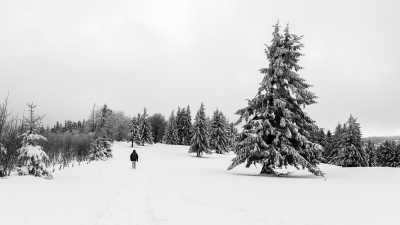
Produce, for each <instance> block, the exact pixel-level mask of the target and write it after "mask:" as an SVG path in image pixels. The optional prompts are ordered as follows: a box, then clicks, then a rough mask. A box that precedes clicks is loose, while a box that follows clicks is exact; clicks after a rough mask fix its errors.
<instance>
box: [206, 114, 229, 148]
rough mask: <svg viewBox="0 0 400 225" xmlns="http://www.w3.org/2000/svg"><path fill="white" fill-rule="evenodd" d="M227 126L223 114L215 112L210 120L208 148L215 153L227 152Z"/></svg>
mask: <svg viewBox="0 0 400 225" xmlns="http://www.w3.org/2000/svg"><path fill="white" fill-rule="evenodd" d="M227 128H228V125H227V122H226V118H225V116H224V114H223V113H222V112H220V111H218V109H217V110H215V111H214V115H213V117H212V119H211V134H210V148H211V149H213V150H215V152H216V153H219V154H222V153H224V152H229V138H228V131H227Z"/></svg>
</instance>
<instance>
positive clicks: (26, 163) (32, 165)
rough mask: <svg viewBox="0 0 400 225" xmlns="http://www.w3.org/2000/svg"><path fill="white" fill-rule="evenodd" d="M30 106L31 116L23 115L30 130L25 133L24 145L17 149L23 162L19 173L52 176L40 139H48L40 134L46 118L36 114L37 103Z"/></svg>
mask: <svg viewBox="0 0 400 225" xmlns="http://www.w3.org/2000/svg"><path fill="white" fill-rule="evenodd" d="M27 106H28V108H29V117H23V120H22V123H23V124H24V127H26V128H27V129H28V130H27V131H26V132H25V133H23V134H22V135H21V136H22V147H21V148H20V149H18V150H17V152H18V160H19V161H20V163H21V164H22V166H21V167H19V168H18V169H17V170H18V174H19V175H28V174H31V175H34V176H38V177H42V176H43V177H45V178H52V175H51V172H50V171H48V170H47V168H46V165H45V161H46V160H49V157H48V156H47V154H46V152H44V151H43V148H42V146H40V145H39V141H47V139H46V138H45V137H43V136H42V135H40V134H38V131H37V130H38V128H39V127H40V124H41V122H42V120H43V118H44V116H39V115H37V114H35V108H36V105H34V104H33V103H31V104H29V103H28V104H27Z"/></svg>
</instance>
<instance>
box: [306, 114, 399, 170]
mask: <svg viewBox="0 0 400 225" xmlns="http://www.w3.org/2000/svg"><path fill="white" fill-rule="evenodd" d="M361 136H362V135H361V127H360V124H359V123H358V122H357V119H356V118H354V117H353V116H352V115H350V118H349V119H348V121H347V122H346V123H344V124H340V123H339V124H338V125H337V126H336V128H335V131H334V134H331V132H330V131H329V130H328V132H327V133H326V134H325V133H324V131H323V130H322V129H320V130H318V131H317V132H313V133H312V135H311V137H310V140H312V141H314V142H316V143H318V144H320V145H321V146H322V147H323V149H324V151H323V155H322V161H323V162H325V163H328V164H332V165H337V166H343V167H375V166H381V167H398V166H399V165H400V142H399V143H396V142H394V141H384V142H382V143H379V144H374V143H372V142H371V140H368V142H363V141H362V139H361Z"/></svg>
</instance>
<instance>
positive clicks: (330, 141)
mask: <svg viewBox="0 0 400 225" xmlns="http://www.w3.org/2000/svg"><path fill="white" fill-rule="evenodd" d="M332 144H333V136H332V133H331V131H330V130H328V132H326V146H325V148H324V153H323V158H324V162H325V163H327V162H328V161H329V159H328V158H329V156H330V154H331V151H332Z"/></svg>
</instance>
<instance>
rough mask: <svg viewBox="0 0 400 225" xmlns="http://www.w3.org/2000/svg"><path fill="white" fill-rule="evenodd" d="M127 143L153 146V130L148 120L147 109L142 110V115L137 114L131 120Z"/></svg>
mask: <svg viewBox="0 0 400 225" xmlns="http://www.w3.org/2000/svg"><path fill="white" fill-rule="evenodd" d="M128 141H130V142H131V143H132V147H133V143H136V144H138V145H142V146H144V145H145V144H153V143H154V137H153V129H152V126H151V123H150V121H149V118H148V114H147V109H146V108H144V110H143V114H142V115H141V114H140V113H138V115H137V116H136V117H133V118H132V121H131V125H130V131H129V134H128Z"/></svg>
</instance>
